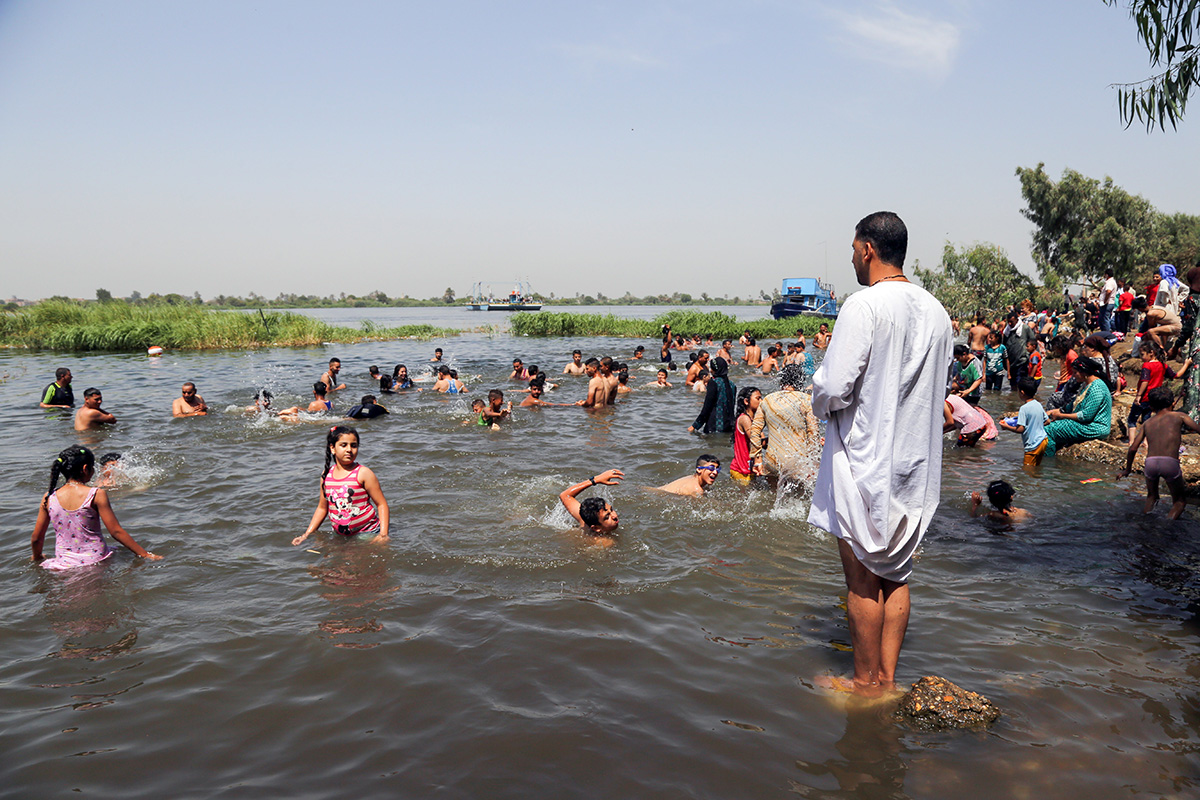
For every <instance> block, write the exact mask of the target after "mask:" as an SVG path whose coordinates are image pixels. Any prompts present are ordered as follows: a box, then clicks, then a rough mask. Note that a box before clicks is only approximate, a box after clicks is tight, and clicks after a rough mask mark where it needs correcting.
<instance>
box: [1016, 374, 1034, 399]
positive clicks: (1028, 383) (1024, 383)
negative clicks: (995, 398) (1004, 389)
mask: <svg viewBox="0 0 1200 800" xmlns="http://www.w3.org/2000/svg"><path fill="white" fill-rule="evenodd" d="M1017 390H1018V391H1019V392H1020V393H1021V394H1023V395H1025V396H1026V397H1033V396H1034V395H1035V394H1037V390H1038V382H1037V381H1036V380H1034V379H1033V378H1021V380H1019V381H1017Z"/></svg>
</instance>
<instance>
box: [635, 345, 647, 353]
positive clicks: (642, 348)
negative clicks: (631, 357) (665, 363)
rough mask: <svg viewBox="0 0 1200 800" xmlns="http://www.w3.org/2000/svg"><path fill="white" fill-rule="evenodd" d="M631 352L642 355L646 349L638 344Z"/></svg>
mask: <svg viewBox="0 0 1200 800" xmlns="http://www.w3.org/2000/svg"><path fill="white" fill-rule="evenodd" d="M633 352H635V353H644V352H646V348H645V347H643V346H642V345H640V344H639V345H638V346H637V347H635V348H634V349H633Z"/></svg>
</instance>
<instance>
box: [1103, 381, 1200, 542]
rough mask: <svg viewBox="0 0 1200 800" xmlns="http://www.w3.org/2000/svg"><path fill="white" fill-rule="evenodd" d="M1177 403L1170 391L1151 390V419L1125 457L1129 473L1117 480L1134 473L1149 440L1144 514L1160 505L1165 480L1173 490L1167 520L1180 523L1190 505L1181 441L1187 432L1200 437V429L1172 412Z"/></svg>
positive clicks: (1189, 420)
mask: <svg viewBox="0 0 1200 800" xmlns="http://www.w3.org/2000/svg"><path fill="white" fill-rule="evenodd" d="M1173 402H1175V396H1174V394H1172V393H1171V390H1170V389H1168V388H1167V387H1165V386H1159V387H1158V388H1157V389H1152V390H1150V393H1149V394H1148V395H1147V396H1146V404H1147V405H1148V406H1149V407H1150V411H1151V417H1150V419H1148V420H1146V421H1145V422H1144V423H1143V424H1142V425H1141V426H1140V427H1139V428H1138V429H1137V433H1136V434H1134V436H1133V441H1132V442H1130V444H1129V451H1128V452H1127V453H1126V455H1125V469H1123V470H1121V471H1120V472H1118V473H1117V480H1120V479H1121V478H1124V477H1125V476H1126V475H1128V474H1129V473H1130V472H1131V471H1132V470H1133V459H1134V457H1135V456H1136V455H1137V451H1138V448H1140V447H1141V446H1142V439H1145V440H1146V468H1145V474H1146V506H1145V508H1144V509H1143V512H1142V513H1144V514H1149V513H1150V512H1151V511H1153V510H1154V505H1155V504H1156V503H1157V502H1158V481H1159V478H1165V479H1166V481H1167V488H1168V489H1170V490H1171V510H1170V512H1168V513H1167V518H1168V519H1179V515H1180V514H1182V513H1183V507H1184V505H1185V504H1186V503H1185V500H1184V497H1183V489H1184V486H1183V469H1182V468H1181V467H1180V466H1179V441H1180V439H1181V438H1182V437H1183V429H1184V428H1187V429H1188V430H1190V431H1194V432H1196V433H1200V425H1197V424H1196V421H1195V420H1194V419H1192V418H1191V417H1189V416H1188V415H1187V414H1183V413H1181V412H1179V411H1172V410H1171V404H1172V403H1173Z"/></svg>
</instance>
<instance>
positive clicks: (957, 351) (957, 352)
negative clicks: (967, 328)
mask: <svg viewBox="0 0 1200 800" xmlns="http://www.w3.org/2000/svg"><path fill="white" fill-rule="evenodd" d="M969 352H971V351H970V350H968V349H967V346H966V345H965V344H956V345H954V357H955V358H962V357H963V356H965V355H966V354H967V353H969Z"/></svg>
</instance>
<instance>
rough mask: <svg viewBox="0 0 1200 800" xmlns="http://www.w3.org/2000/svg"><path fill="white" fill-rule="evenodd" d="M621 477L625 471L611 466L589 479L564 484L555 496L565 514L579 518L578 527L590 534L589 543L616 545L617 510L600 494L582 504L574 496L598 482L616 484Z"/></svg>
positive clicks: (609, 484)
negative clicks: (590, 539)
mask: <svg viewBox="0 0 1200 800" xmlns="http://www.w3.org/2000/svg"><path fill="white" fill-rule="evenodd" d="M624 477H625V473H624V472H621V470H619V469H610V470H607V471H605V472H601V473H600V474H599V475H597V476H595V477H593V478H588V479H587V480H586V481H584V482H583V483H577V484H575V485H574V486H569V487H567V488H566V489H564V490H563V492H562V493H561V494H560V495H559V496H558V499H559V501H560V502H561V503H562V504H563V507H564V508H566V509H567V513H568V514H570V515H571V516H572V517H574V518H575V519H577V520H579V526H580V527H581V528H583V530H584V532H585V533H587V534H589V535H590V536H591V537H592V542H593V543H594V544H597V545H599V546H600V547H612V546H613V545H614V544H616V541H617V540H616V538H615V534H616V532H617V510H616V509H615V508H613V507H612V506H611V505H609V503H608V501H607V500H605V499H604V498H603V497H589V498H587V499H586V500H584V501H583V502H582V503H581V502H579V500H577V499H576V498H577V497H578V496H579V495H580V494H582V493H583V492H584V491H585V490H587V489H590V488H591V487H593V486H595V485H596V484H598V483H603V484H604V485H605V486H616V485H617V484H618V483H620V482H621V479H622V478H624Z"/></svg>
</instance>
